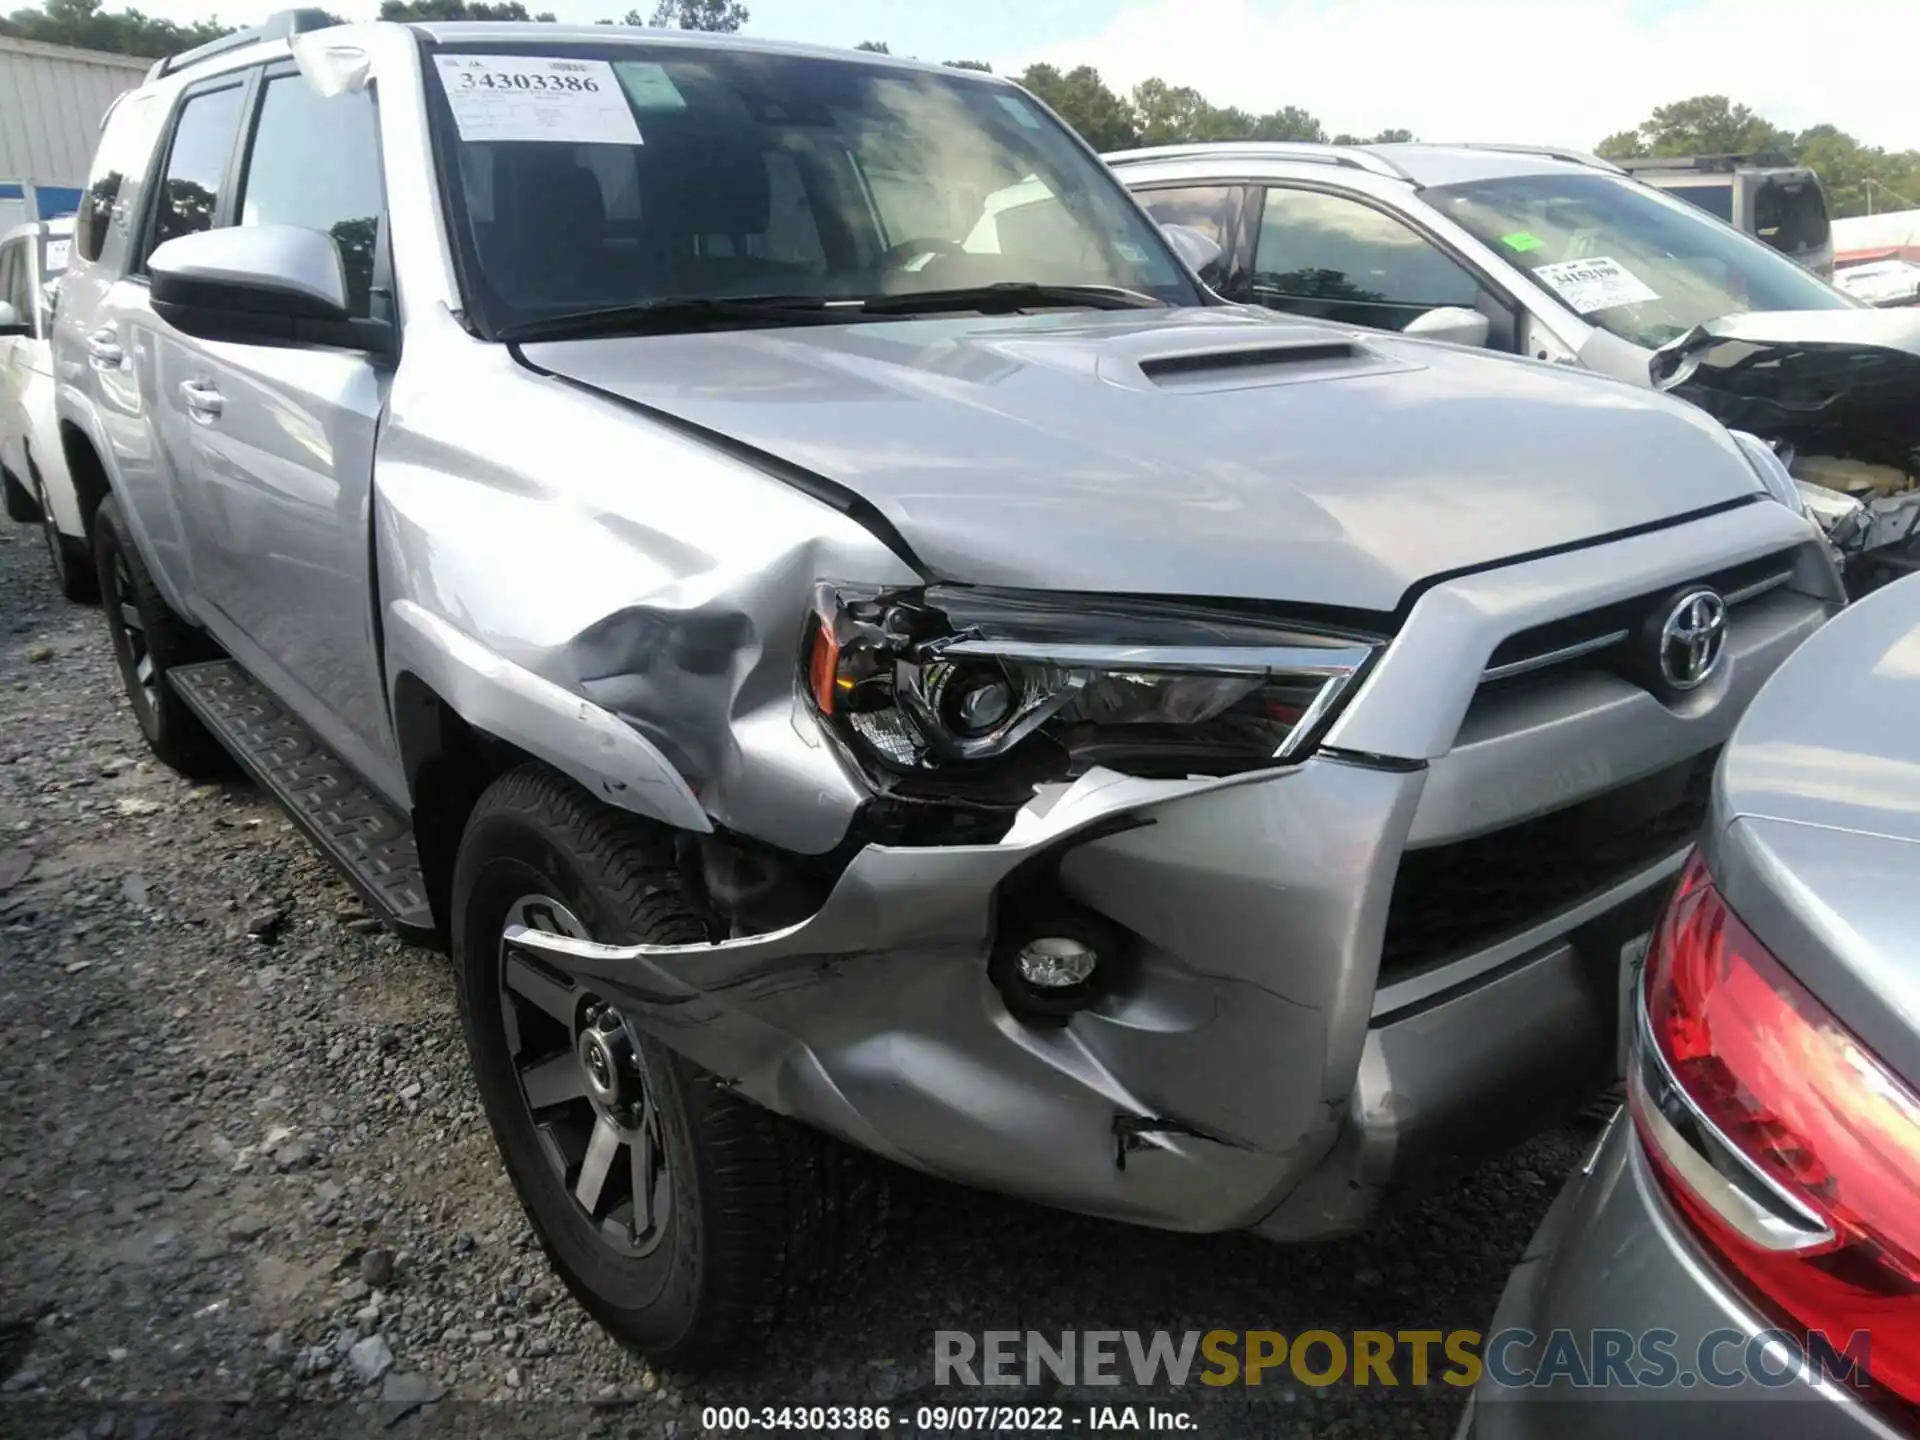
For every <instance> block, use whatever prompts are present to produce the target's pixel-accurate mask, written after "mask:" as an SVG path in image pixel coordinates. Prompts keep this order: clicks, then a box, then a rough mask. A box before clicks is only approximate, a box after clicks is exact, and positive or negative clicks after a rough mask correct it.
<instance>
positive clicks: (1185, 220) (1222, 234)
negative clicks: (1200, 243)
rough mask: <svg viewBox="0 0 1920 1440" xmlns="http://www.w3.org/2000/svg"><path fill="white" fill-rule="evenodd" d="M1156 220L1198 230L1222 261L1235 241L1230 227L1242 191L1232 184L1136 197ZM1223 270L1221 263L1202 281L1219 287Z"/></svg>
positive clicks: (1144, 192) (1211, 267) (1143, 193)
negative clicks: (1215, 249) (1210, 243)
mask: <svg viewBox="0 0 1920 1440" xmlns="http://www.w3.org/2000/svg"><path fill="white" fill-rule="evenodd" d="M1137 198H1138V199H1139V201H1140V203H1141V204H1142V205H1143V206H1145V207H1146V211H1147V213H1148V214H1149V215H1151V216H1153V218H1154V221H1155V222H1156V223H1157V224H1161V225H1184V226H1185V227H1186V228H1187V229H1189V230H1197V231H1198V232H1199V233H1200V234H1202V235H1204V236H1206V237H1207V239H1209V240H1211V241H1212V242H1213V243H1214V244H1216V245H1218V246H1219V247H1220V250H1221V257H1222V259H1224V258H1225V253H1226V251H1227V249H1228V248H1229V246H1228V242H1229V240H1230V239H1231V238H1232V237H1231V236H1230V235H1229V233H1228V230H1229V227H1231V226H1232V224H1233V217H1234V214H1235V212H1236V211H1237V210H1238V209H1239V207H1240V191H1239V189H1238V187H1236V186H1233V185H1190V186H1182V187H1181V188H1179V189H1174V190H1142V191H1140V192H1139V195H1138V197H1137ZM1222 273H1224V267H1223V266H1222V264H1221V261H1220V260H1216V261H1215V262H1214V263H1213V264H1211V265H1209V266H1207V267H1206V269H1205V270H1204V271H1203V272H1202V273H1201V276H1200V278H1201V279H1202V280H1205V281H1206V282H1207V283H1208V284H1210V285H1212V284H1218V283H1219V281H1220V278H1221V275H1222Z"/></svg>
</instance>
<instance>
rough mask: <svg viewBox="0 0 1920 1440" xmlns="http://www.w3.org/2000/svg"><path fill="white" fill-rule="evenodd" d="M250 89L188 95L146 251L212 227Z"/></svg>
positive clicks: (169, 149) (175, 129) (231, 88)
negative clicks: (241, 111) (247, 91)
mask: <svg viewBox="0 0 1920 1440" xmlns="http://www.w3.org/2000/svg"><path fill="white" fill-rule="evenodd" d="M243 94H245V90H244V88H243V87H242V86H240V85H229V86H227V87H226V88H225V89H224V90H208V91H205V92H203V93H201V94H199V95H194V96H191V97H189V98H188V100H187V102H186V104H185V105H183V106H181V108H180V118H179V120H178V121H176V122H175V124H174V127H173V143H172V144H171V145H169V146H168V147H167V166H166V169H165V171H164V172H163V173H162V174H161V177H160V194H159V195H158V196H157V197H156V198H155V201H154V206H153V228H152V230H151V231H150V232H149V234H148V236H147V246H146V253H147V254H149V255H151V254H152V253H153V252H154V250H155V249H157V248H158V247H159V246H161V245H164V244H165V243H166V242H167V241H169V240H176V239H178V238H179V237H180V236H182V235H192V234H195V233H197V232H198V231H201V230H211V229H212V228H213V220H214V216H215V215H216V214H217V213H218V212H219V209H220V186H221V184H222V183H223V182H224V180H225V178H226V173H227V158H228V157H229V156H230V155H231V154H232V153H233V134H234V130H235V128H236V127H237V126H238V124H239V123H240V98H241V96H242V95H243Z"/></svg>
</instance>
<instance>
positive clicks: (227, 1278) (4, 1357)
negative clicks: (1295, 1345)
mask: <svg viewBox="0 0 1920 1440" xmlns="http://www.w3.org/2000/svg"><path fill="white" fill-rule="evenodd" d="M0 1094H4V1096H5V1101H4V1105H0V1432H4V1433H6V1434H8V1435H22V1436H24V1435H43V1434H44V1435H48V1436H72V1437H74V1440H80V1437H83V1436H90V1437H96V1440H109V1437H123V1440H124V1437H137V1440H160V1437H165V1436H175V1435H189V1434H191V1435H198V1434H209V1435H215V1434H217V1435H235V1434H262V1433H275V1434H279V1435H286V1436H292V1435H299V1434H309V1433H311V1434H343V1433H346V1434H368V1435H380V1434H389V1433H390V1434H396V1435H408V1434H414V1433H422V1432H428V1431H430V1432H432V1433H436V1434H480V1433H485V1434H515V1435H521V1434H525V1435H541V1436H544V1435H565V1436H579V1435H648V1436H666V1437H679V1436H689V1437H690V1436H693V1435H695V1434H698V1433H700V1431H701V1423H700V1422H701V1410H702V1407H703V1406H706V1405H711V1404H724V1403H739V1402H748V1401H750V1402H753V1403H756V1404H757V1403H761V1402H772V1403H815V1404H817V1403H831V1404H842V1405H848V1404H871V1403H874V1402H875V1401H878V1400H892V1401H895V1402H896V1403H898V1402H900V1401H901V1400H902V1399H903V1398H904V1400H905V1405H904V1406H903V1407H902V1410H901V1413H902V1415H903V1417H906V1418H910V1417H911V1409H912V1406H913V1405H914V1404H915V1403H916V1402H917V1400H919V1399H922V1398H937V1399H939V1400H942V1401H949V1402H951V1401H953V1400H954V1399H956V1398H972V1399H984V1398H989V1397H988V1396H987V1395H983V1394H976V1395H973V1396H971V1397H955V1396H954V1394H953V1392H951V1391H942V1392H937V1393H935V1392H925V1391H922V1388H921V1387H924V1386H927V1385H929V1383H930V1381H931V1356H932V1333H933V1331H934V1330H936V1329H962V1330H970V1331H974V1332H978V1331H982V1330H987V1329H1036V1330H1040V1331H1043V1332H1057V1331H1060V1330H1063V1329H1070V1328H1072V1329H1100V1328H1104V1329H1141V1330H1154V1329H1168V1330H1173V1331H1185V1330H1189V1329H1197V1330H1207V1329H1212V1328H1228V1329H1240V1330H1245V1329H1254V1328H1272V1329H1278V1330H1282V1331H1286V1332H1290V1333H1291V1332H1297V1331H1299V1330H1302V1329H1307V1328H1314V1327H1322V1328H1328V1329H1332V1330H1335V1331H1342V1330H1351V1329H1354V1328H1381V1329H1388V1330H1394V1329H1399V1328H1423V1329H1449V1328H1453V1327H1457V1326H1464V1327H1470V1328H1480V1327H1482V1326H1484V1324H1485V1323H1486V1321H1487V1320H1488V1318H1489V1317H1490V1315H1491V1313H1492V1310H1493V1306H1494V1302H1495V1300H1496V1298H1497V1296H1498V1294H1499V1289H1500V1285H1501V1282H1502V1280H1503V1279H1504V1277H1505V1275H1506V1273H1507V1271H1508V1269H1509V1268H1510V1267H1511V1266H1512V1264H1513V1262H1514V1261H1515V1260H1516V1259H1517V1258H1518V1256H1519V1254H1520V1251H1521V1249H1522V1248H1523V1246H1524V1244H1525V1241H1526V1238H1527V1236H1528V1235H1529V1233H1530V1232H1531V1231H1532V1229H1533V1227H1534V1225H1535V1224H1536V1222H1537V1221H1538V1220H1539V1218H1540V1216H1541V1214H1542V1212H1543V1211H1544V1209H1545V1207H1546V1205H1547V1202H1548V1201H1549V1199H1550V1198H1551V1196H1552V1193H1553V1191H1554V1189H1555V1188H1556V1187H1557V1185H1558V1183H1559V1179H1560V1177H1561V1176H1562V1175H1563V1174H1565V1173H1566V1171H1567V1170H1568V1168H1569V1167H1570V1165H1571V1164H1572V1162H1573V1160H1574V1159H1575V1157H1576V1155H1577V1153H1578V1151H1577V1147H1578V1146H1579V1144H1580V1143H1581V1141H1582V1136H1581V1135H1579V1134H1578V1133H1576V1132H1572V1131H1568V1132H1560V1133H1556V1134H1553V1135H1549V1136H1546V1137H1543V1138H1542V1139H1540V1140H1537V1141H1535V1142H1533V1143H1532V1144H1531V1145H1529V1146H1528V1147H1526V1148H1525V1149H1524V1150H1522V1151H1521V1152H1519V1153H1517V1154H1515V1155H1512V1156H1510V1157H1507V1158H1506V1159H1504V1160H1502V1161H1500V1162H1498V1163H1495V1164H1492V1165H1489V1166H1487V1167H1485V1168H1483V1169H1481V1170H1479V1171H1478V1172H1476V1173H1474V1174H1473V1175H1471V1176H1469V1177H1467V1178H1465V1179H1464V1180H1462V1181H1460V1182H1458V1183H1456V1184H1452V1185H1450V1186H1447V1187H1444V1188H1441V1189H1436V1190H1435V1191H1433V1192H1431V1193H1428V1194H1426V1195H1424V1196H1421V1197H1415V1198H1409V1199H1408V1200H1406V1201H1405V1202H1403V1203H1401V1204H1399V1205H1397V1206H1396V1207H1395V1208H1394V1210H1393V1212H1392V1213H1391V1214H1390V1215H1389V1216H1388V1217H1387V1218H1386V1219H1385V1221H1384V1222H1383V1223H1382V1224H1381V1225H1380V1227H1379V1228H1378V1229H1377V1230H1376V1231H1375V1232H1373V1233H1372V1234H1370V1235H1369V1236H1367V1237H1366V1238H1364V1239H1360V1240H1354V1241H1346V1242H1341V1243H1338V1244H1331V1245H1325V1246H1320V1247H1315V1248H1310V1249H1293V1250H1288V1249H1282V1248H1280V1247H1276V1246H1271V1245H1266V1244H1262V1243H1260V1242H1257V1241H1252V1240H1248V1239H1243V1238H1239V1237H1214V1238H1206V1239H1195V1238H1188V1237H1179V1236H1170V1235H1162V1234H1156V1233H1151V1232H1146V1231H1140V1230H1134V1229H1129V1228H1124V1227H1120V1226H1115V1225H1109V1224H1105V1223H1102V1222H1098V1221H1090V1220H1082V1219H1078V1218H1074V1217H1071V1216H1065V1215H1060V1214H1056V1213H1054V1212H1051V1211H1046V1210H1041V1209H1037V1208H1033V1207H1029V1206H1025V1205H1020V1204H1016V1203H1013V1202H1009V1201H1004V1200H999V1199H995V1198H992V1197H986V1196H980V1195H974V1194H970V1193H965V1192H960V1191H956V1190H953V1189H950V1188H948V1187H944V1186H939V1185H935V1184H932V1183H930V1182H924V1181H918V1180H914V1179H912V1178H910V1177H904V1178H903V1192H904V1193H903V1198H904V1204H903V1205H902V1206H900V1207H899V1208H898V1210H897V1211H896V1213H897V1214H900V1215H901V1216H902V1217H903V1219H902V1223H900V1224H898V1225H897V1227H896V1228H897V1230H898V1232H899V1233H897V1234H896V1236H895V1239H894V1243H893V1245H892V1247H891V1249H890V1250H889V1252H888V1255H887V1258H886V1260H885V1262H884V1264H883V1266H882V1267H881V1269H880V1270H879V1271H878V1273H876V1274H875V1275H874V1276H873V1277H872V1278H871V1279H870V1281H869V1282H867V1284H866V1286H865V1289H864V1293H862V1294H861V1295H860V1296H859V1297H858V1298H857V1299H848V1300H844V1301H841V1302H838V1303H837V1304H836V1305H835V1306H834V1307H833V1308H830V1309H827V1310H825V1311H824V1313H822V1314H821V1315H820V1316H819V1318H818V1320H817V1322H816V1323H812V1324H809V1325H807V1326H805V1327H796V1328H793V1329H791V1330H789V1331H787V1332H786V1333H782V1334H779V1335H776V1336H775V1337H774V1338H773V1339H772V1340H771V1341H770V1342H769V1344H768V1345H767V1347H766V1349H765V1351H764V1353H758V1354H751V1355H743V1356H742V1357H740V1364H739V1366H738V1370H737V1373H735V1374H732V1375H729V1376H719V1377H706V1378H703V1379H702V1380H700V1381H698V1382H694V1381H691V1380H687V1379H685V1378H684V1377H677V1376H670V1375H660V1374H656V1373H654V1372H653V1371H651V1370H650V1369H648V1368H647V1367H646V1366H644V1365H643V1364H642V1363H641V1362H640V1361H638V1360H636V1359H634V1358H632V1357H631V1356H629V1355H628V1354H626V1353H625V1352H623V1351H622V1350H620V1349H619V1348H618V1347H616V1346H615V1345H614V1344H613V1343H612V1342H611V1341H609V1340H608V1339H607V1338H606V1337H605V1336H604V1335H603V1334H602V1333H601V1332H600V1331H599V1330H598V1329H597V1328H596V1327H595V1326H594V1325H593V1324H592V1323H591V1322H590V1321H588V1320H587V1318H586V1317H585V1315H584V1314H583V1313H582V1312H581V1311H580V1310H579V1309H578V1308H577V1307H576V1306H575V1305H574V1304H573V1302H572V1300H571V1299H570V1298H568V1297H567V1296H566V1295H565V1293H564V1292H563V1291H562V1290H561V1288H560V1287H559V1286H558V1285H557V1284H556V1283H555V1282H554V1281H553V1280H552V1279H551V1278H550V1277H549V1275H548V1273H547V1271H546V1269H545V1266H544V1264H543V1262H542V1259H541V1256H540V1254H539V1252H538V1251H537V1249H536V1248H535V1247H534V1244H533V1240H532V1237H531V1235H530V1233H529V1231H528V1230H527V1227H526V1225H525V1224H524V1222H523V1221H522V1219H521V1217H520V1212H519V1209H518V1207H517V1205H516V1204H515V1202H514V1200H513V1198H512V1195H511V1193H510V1191H509V1188H508V1185H507V1182H506V1178H505V1176H504V1174H503V1173H502V1171H501V1169H500V1166H499V1164H498V1162H497V1160H496V1158H495V1153H494V1148H493V1142H492V1139H491V1137H490V1136H489V1135H488V1132H487V1128H486V1123H485V1121H484V1120H483V1119H482V1117H481V1113H480V1107H479V1102H478V1100H477V1098H476V1097H475V1095H474V1092H473V1089H472V1086H471V1085H470V1084H469V1083H468V1078H467V1073H466V1056H465V1051H464V1048H463V1045H462V1042H461V1039H460V1034H459V1026H458V1022H457V1018H456V1016H455V1013H454V1004H453V990H452V984H451V981H450V977H449V974H448V971H447V968H446V965H445V962H444V960H443V959H442V958H441V957H440V956H438V955H436V954H433V953H430V952H428V951H424V950H417V949H412V948H408V947H406V946H403V945H401V944H400V943H399V942H398V941H397V940H395V939H393V938H392V937H390V936H387V935H385V934H384V933H382V932H381V931H380V930H379V928H378V927H377V925H376V924H375V923H374V922H373V921H372V920H370V919H369V918H367V916H366V915H365V912H364V911H363V910H362V908H361V906H360V904H359V902H358V900H357V899H356V898H355V896H354V895H353V893H352V892H351V891H350V890H349V889H348V888H347V887H346V885H345V884H344V883H342V882H340V881H339V880H337V879H335V878H334V876H333V874H332V872H331V871H330V870H329V869H328V868H327V866H326V865H325V864H324V863H323V862H322V861H321V860H320V859H319V858H317V856H316V855H315V854H314V853H313V852H312V851H311V850H310V849H309V848H308V847H307V846H306V844H305V843H304V842H303V841H302V839H301V838H300V837H299V836H298V835H297V834H296V833H295V832H294V831H293V829H292V828H291V826H290V825H289V824H288V823H287V821H286V820H285V819H284V818H282V817H281V815H280V814H279V812H278V811H277V810H276V809H275V808H274V807H273V805H272V804H271V803H270V802H268V801H267V800H266V799H264V798H263V797H262V796H260V795H259V794H258V793H256V792H255V791H253V790H252V789H250V788H248V787H247V786H246V785H244V784H243V783H241V782H239V781H237V780H236V781H232V782H228V783H222V784H212V785H207V784H199V785H196V784H189V783H187V782H185V781H182V780H180V779H178V778H177V777H175V776H173V775H172V774H171V773H169V772H167V771H166V770H164V769H163V768H161V767H160V766H159V765H157V764H156V763H154V762H153V761H151V760H150V759H149V758H148V756H147V753H146V750H145V748H144V745H143V744H142V741H141V738H140V735H139V731H138V730H137V728H136V727H135V725H134V723H133V720H132V718H131V715H130V714H129V712H128V710H127V707H126V704H125V702H124V700H123V699H122V697H121V694H120V686H119V681H118V678H117V676H116V674H115V671H114V668H113V662H112V657H111V654H110V651H109V649H108V646H107V643H106V639H105V635H104V631H103V627H102V624H101V620H100V617H99V615H98V613H97V612H96V611H94V610H90V609H79V608H75V607H72V606H69V605H66V604H64V603H63V602H62V601H61V600H60V599H59V598H58V596H57V595H56V593H55V591H54V589H53V586H52V582H51V577H50V575H49V572H48V566H47V561H46V556H45V552H44V551H43V549H42V548H41V545H40V540H39V536H38V534H37V532H36V531H35V530H32V529H28V528H19V529H5V528H0ZM1122 1394H1123V1398H1124V1396H1125V1392H1122ZM990 1398H992V1399H994V1400H996V1401H1004V1400H1007V1399H1010V1398H1011V1399H1014V1400H1019V1399H1021V1398H1023V1397H1022V1396H1020V1395H1017V1394H1016V1395H1013V1396H1009V1395H1007V1393H1006V1392H995V1393H993V1394H992V1395H991V1397H990ZM1024 1398H1026V1399H1029V1400H1033V1399H1042V1398H1050V1399H1051V1400H1053V1401H1056V1402H1065V1403H1067V1404H1068V1405H1069V1406H1070V1407H1073V1408H1072V1409H1071V1410H1070V1413H1073V1414H1077V1413H1079V1407H1080V1406H1082V1405H1083V1404H1084V1403H1086V1402H1090V1401H1109V1400H1111V1399H1112V1398H1114V1397H1113V1396H1112V1395H1111V1393H1110V1392H1100V1391H1086V1392H1072V1391H1069V1392H1063V1393H1060V1394H1057V1395H1053V1396H1051V1397H1043V1396H1026V1397H1024ZM1161 1398H1162V1399H1163V1400H1167V1401H1169V1403H1173V1404H1176V1405H1179V1406H1182V1407H1185V1408H1189V1409H1191V1410H1192V1411H1193V1412H1194V1413H1195V1414H1196V1415H1197V1416H1198V1417H1199V1420H1200V1423H1199V1433H1201V1434H1203V1435H1228V1434H1248V1435H1273V1434H1282V1435H1308V1434H1330V1435H1331V1434H1338V1435H1409V1436H1412V1435H1420V1436H1444V1435H1446V1434H1447V1433H1448V1431H1449V1428H1450V1426H1451V1424H1452V1422H1453V1419H1454V1417H1455V1416H1456V1414H1457V1412H1458V1408H1459V1403H1460V1396H1459V1393H1458V1392H1456V1391H1451V1390H1448V1389H1446V1388H1445V1387H1442V1386H1438V1385H1436V1386H1433V1387H1431V1388H1429V1389H1428V1390H1427V1391H1425V1392H1424V1393H1418V1392H1410V1391H1408V1390H1399V1391H1391V1390H1383V1389H1381V1388H1379V1387H1373V1388H1367V1389H1356V1388H1351V1387H1344V1386H1343V1387H1339V1388H1333V1389H1327V1390H1310V1389H1306V1388H1304V1387H1299V1386H1296V1385H1292V1384H1290V1383H1283V1384H1273V1383H1269V1384H1267V1385H1266V1386H1264V1387H1262V1391H1261V1392H1260V1401H1259V1403H1258V1404H1255V1405H1251V1406H1249V1405H1245V1404H1241V1405H1240V1406H1239V1407H1238V1408H1233V1407H1232V1406H1230V1405H1229V1404H1228V1403H1225V1402H1223V1403H1217V1404H1209V1403H1207V1402H1209V1401H1214V1400H1217V1399H1218V1397H1217V1396H1216V1395H1215V1394H1213V1393H1212V1392H1207V1393H1204V1394H1203V1393H1198V1392H1197V1390H1190V1391H1186V1392H1182V1393H1180V1394H1179V1395H1178V1396H1177V1397H1161ZM436 1401H437V1403H434V1402H436ZM422 1403H424V1408H415V1407H416V1406H418V1405H420V1404H422Z"/></svg>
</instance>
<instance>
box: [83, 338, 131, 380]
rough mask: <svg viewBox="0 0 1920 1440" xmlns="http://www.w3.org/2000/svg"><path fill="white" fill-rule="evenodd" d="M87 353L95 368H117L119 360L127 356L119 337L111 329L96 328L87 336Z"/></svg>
mask: <svg viewBox="0 0 1920 1440" xmlns="http://www.w3.org/2000/svg"><path fill="white" fill-rule="evenodd" d="M87 355H88V356H89V357H90V358H91V359H92V361H93V368H94V369H96V370H118V369H119V368H120V362H121V361H122V360H124V359H126V358H127V352H126V351H125V350H123V349H122V348H121V347H120V340H119V337H118V336H116V335H115V334H114V333H113V331H111V330H96V331H94V332H93V334H91V335H89V336H87Z"/></svg>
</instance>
